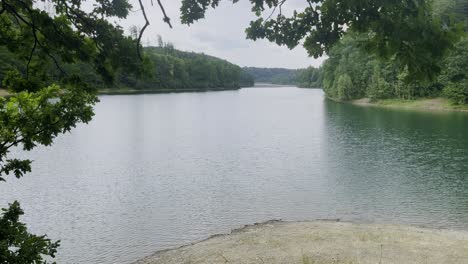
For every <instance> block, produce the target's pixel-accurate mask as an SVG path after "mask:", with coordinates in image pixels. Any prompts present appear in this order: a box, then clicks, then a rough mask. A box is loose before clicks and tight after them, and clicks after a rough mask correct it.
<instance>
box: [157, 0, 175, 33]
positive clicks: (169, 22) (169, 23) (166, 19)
mask: <svg viewBox="0 0 468 264" xmlns="http://www.w3.org/2000/svg"><path fill="white" fill-rule="evenodd" d="M158 4H159V7H160V8H161V11H162V13H163V15H164V18H163V21H164V22H166V23H167V24H168V25H169V27H170V28H172V24H171V19H170V18H169V17H168V16H167V14H166V10H165V9H164V6H163V4H162V3H161V0H158Z"/></svg>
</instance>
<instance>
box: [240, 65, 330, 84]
mask: <svg viewBox="0 0 468 264" xmlns="http://www.w3.org/2000/svg"><path fill="white" fill-rule="evenodd" d="M243 70H244V71H245V72H246V73H247V74H248V75H251V76H252V77H253V79H254V80H255V82H262V83H272V84H281V85H296V86H299V87H303V88H319V87H321V86H322V70H321V69H320V68H315V67H313V66H310V67H308V68H305V69H284V68H258V67H244V68H243Z"/></svg>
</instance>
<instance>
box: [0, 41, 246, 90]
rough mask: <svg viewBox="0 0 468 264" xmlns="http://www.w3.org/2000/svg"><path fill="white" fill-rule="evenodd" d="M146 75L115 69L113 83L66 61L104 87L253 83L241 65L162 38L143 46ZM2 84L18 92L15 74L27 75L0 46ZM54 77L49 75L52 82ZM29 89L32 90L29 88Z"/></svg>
mask: <svg viewBox="0 0 468 264" xmlns="http://www.w3.org/2000/svg"><path fill="white" fill-rule="evenodd" d="M143 51H144V53H145V56H146V57H145V66H144V68H143V69H144V71H145V74H142V75H134V74H128V73H127V72H126V71H125V70H116V71H115V73H114V76H113V81H112V83H110V84H109V83H108V82H106V80H105V79H104V78H103V76H102V75H100V74H98V73H97V72H96V70H95V68H94V67H93V65H92V64H90V63H87V62H76V63H68V64H67V63H64V64H63V66H62V68H63V70H64V71H66V72H69V73H73V74H76V75H78V76H79V77H80V79H81V80H82V81H84V82H85V83H88V84H90V85H92V86H93V87H95V88H98V89H99V88H101V89H119V88H125V89H136V90H138V89H140V90H156V91H158V90H159V91H178V90H208V89H210V90H216V89H237V88H240V87H248V86H253V85H254V80H253V77H252V76H251V75H250V74H248V73H247V72H245V71H244V70H243V69H242V68H241V67H239V66H237V65H235V64H232V63H230V62H228V61H226V60H222V59H219V58H216V57H213V56H209V55H205V54H200V53H195V52H185V51H180V50H177V49H175V48H174V46H173V45H172V44H171V43H164V42H162V40H161V39H159V45H158V46H155V47H144V48H143ZM0 61H2V62H3V63H2V64H1V65H0V83H1V84H2V87H4V88H7V89H10V90H13V92H19V91H21V90H24V89H25V87H23V86H17V85H13V84H14V82H12V79H14V78H15V76H19V75H22V74H24V72H25V71H26V67H25V66H24V65H23V64H22V63H21V61H20V60H19V59H17V58H16V57H15V56H14V54H13V53H11V52H9V51H8V50H7V49H6V48H5V47H2V46H0ZM48 74H49V75H50V76H58V75H59V74H60V73H59V72H58V70H57V69H55V68H54V67H52V66H51V65H49V69H48ZM54 81H55V78H49V81H48V82H50V83H53V82H54ZM29 90H30V89H29Z"/></svg>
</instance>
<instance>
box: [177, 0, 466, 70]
mask: <svg viewBox="0 0 468 264" xmlns="http://www.w3.org/2000/svg"><path fill="white" fill-rule="evenodd" d="M233 2H234V3H236V2H238V1H233ZM250 2H251V5H252V12H254V13H255V14H256V15H257V16H258V17H259V18H258V19H256V20H254V21H252V22H251V23H250V26H249V27H248V28H247V29H246V33H247V38H249V39H252V40H257V39H268V40H269V41H271V42H275V43H277V44H278V45H285V46H287V47H288V48H291V49H292V48H294V47H296V46H298V45H299V44H302V45H303V46H304V47H305V48H306V50H307V51H308V53H309V55H310V56H313V57H315V58H317V57H319V56H322V55H324V54H325V53H328V52H329V51H330V49H331V48H332V47H333V46H334V45H335V44H336V43H338V41H339V40H340V39H341V38H342V37H343V36H344V35H345V34H346V33H347V32H348V31H353V32H357V33H366V36H367V37H366V39H365V41H363V42H362V47H364V48H365V49H366V50H369V51H371V52H373V53H375V54H377V55H379V57H382V58H391V57H392V58H395V59H396V60H397V61H398V62H399V64H400V66H401V67H402V68H407V69H408V71H409V73H410V74H411V75H412V76H413V78H415V79H434V77H435V76H436V74H437V73H439V71H440V68H439V67H438V66H437V62H438V60H440V59H441V58H442V56H443V55H444V53H445V52H446V51H447V50H448V49H449V48H451V47H452V46H453V43H454V42H456V40H458V39H459V37H460V34H461V28H460V27H459V26H457V25H456V23H454V22H453V21H452V20H451V18H450V17H446V18H445V19H444V20H442V19H440V18H438V17H436V16H434V15H433V12H432V11H431V8H432V6H431V1H427V0H412V1H408V0H396V1H395V0H364V1H362V0H304V7H303V8H302V9H301V10H294V11H292V12H289V14H286V12H284V9H285V7H286V6H287V4H288V2H289V1H287V0H250ZM219 3H220V0H182V8H181V12H182V14H181V20H182V22H183V23H186V24H192V23H194V22H195V21H197V20H199V19H202V18H204V16H205V13H206V11H207V10H208V9H209V8H216V7H217V6H218V5H219ZM268 10H270V12H268V16H267V17H266V18H263V17H262V16H263V13H264V12H265V11H268Z"/></svg>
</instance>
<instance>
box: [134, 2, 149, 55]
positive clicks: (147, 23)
mask: <svg viewBox="0 0 468 264" xmlns="http://www.w3.org/2000/svg"><path fill="white" fill-rule="evenodd" d="M138 2H139V3H140V9H141V12H142V13H143V17H144V18H145V25H144V26H143V27H142V28H141V30H140V34H139V35H138V41H137V54H138V57H139V58H140V60H143V56H141V51H140V45H141V38H142V37H143V33H144V32H145V29H146V28H147V27H148V26H149V24H150V23H149V21H148V17H147V16H146V11H145V6H144V5H143V3H142V2H141V0H138Z"/></svg>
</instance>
